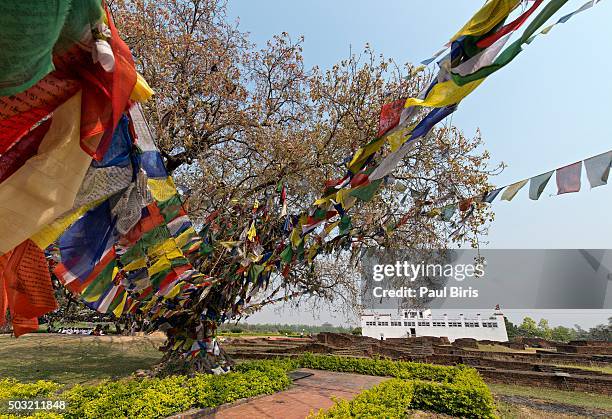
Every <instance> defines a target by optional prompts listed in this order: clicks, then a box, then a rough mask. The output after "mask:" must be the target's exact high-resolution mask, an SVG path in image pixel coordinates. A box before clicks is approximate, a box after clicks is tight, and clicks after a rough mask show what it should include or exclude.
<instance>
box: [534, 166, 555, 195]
mask: <svg viewBox="0 0 612 419" xmlns="http://www.w3.org/2000/svg"><path fill="white" fill-rule="evenodd" d="M553 172H554V170H551V171H550V172H548V173H543V174H541V175H538V176H535V177H532V178H531V181H530V182H529V199H533V200H534V201H537V200H538V199H539V198H540V195H542V192H544V188H546V185H547V184H548V181H549V179H550V177H551V176H552V174H553Z"/></svg>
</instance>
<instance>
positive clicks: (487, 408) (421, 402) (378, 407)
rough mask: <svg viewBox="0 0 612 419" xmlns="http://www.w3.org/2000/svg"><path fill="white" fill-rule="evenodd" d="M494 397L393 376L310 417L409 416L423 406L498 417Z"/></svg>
mask: <svg viewBox="0 0 612 419" xmlns="http://www.w3.org/2000/svg"><path fill="white" fill-rule="evenodd" d="M490 396H491V395H490V393H488V396H487V393H485V392H482V391H480V390H478V389H474V388H471V387H469V386H465V385H457V384H448V383H433V382H423V381H406V380H402V379H399V378H392V379H390V380H389V381H385V382H383V383H381V384H379V385H377V386H375V387H373V388H371V389H370V390H366V391H363V392H362V393H360V394H359V395H358V396H357V397H356V398H354V399H353V400H351V401H346V400H338V401H336V404H335V405H334V406H333V407H332V408H330V409H329V410H327V411H323V410H321V411H319V413H318V414H314V415H311V416H310V417H311V418H313V419H314V418H316V419H337V418H343V419H344V418H389V419H391V418H398V419H399V418H405V417H407V412H408V410H411V409H421V410H429V411H434V412H438V413H446V414H449V415H452V416H454V417H462V418H495V417H496V416H495V408H494V405H493V400H492V399H490Z"/></svg>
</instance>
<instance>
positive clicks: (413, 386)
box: [237, 354, 495, 418]
mask: <svg viewBox="0 0 612 419" xmlns="http://www.w3.org/2000/svg"><path fill="white" fill-rule="evenodd" d="M272 366H276V367H280V368H283V369H284V370H285V371H291V370H293V369H296V368H312V369H318V370H327V371H337V372H350V373H355V374H364V375H376V376H382V377H394V378H397V379H399V380H390V381H389V382H391V383H392V384H386V383H383V384H381V385H379V386H377V387H375V388H379V387H380V388H381V389H382V390H374V389H372V390H369V391H366V392H364V393H362V395H364V397H363V398H361V397H358V398H356V399H354V400H353V401H351V402H346V401H339V402H338V404H337V405H336V406H335V407H334V408H332V409H335V410H333V412H332V411H330V412H331V413H330V412H328V414H330V415H331V416H321V417H322V418H327V417H331V418H336V417H364V412H377V413H371V414H370V416H369V417H403V416H402V415H401V414H400V415H399V416H396V415H395V412H398V411H399V412H403V411H405V410H406V409H408V408H409V409H422V410H429V411H434V412H438V413H446V414H450V415H452V416H461V417H478V418H491V417H494V416H495V415H494V412H495V404H494V401H493V396H492V395H491V391H490V390H489V388H488V387H487V385H486V384H485V382H484V381H483V380H482V377H481V376H480V374H478V371H476V370H475V369H473V368H470V367H467V366H465V365H458V366H456V367H451V366H444V365H432V364H420V363H418V362H407V361H392V360H388V359H371V358H350V357H341V356H329V355H314V354H304V355H302V356H299V357H296V358H277V359H275V360H259V361H252V362H247V363H244V364H240V365H238V366H237V369H239V370H240V371H252V370H256V371H265V370H266V369H268V368H270V367H272ZM405 380H412V381H405ZM400 383H404V384H400ZM387 385H388V386H390V387H387ZM381 386H382V387H381ZM370 391H373V393H371V392H370ZM386 391H388V393H389V394H388V395H386V393H385V392H386ZM407 392H410V402H409V403H406V400H408V398H407V396H406V394H407ZM368 401H370V402H368ZM402 403H406V404H403V408H402V409H399V407H398V406H400V405H401V404H402ZM380 406H388V409H387V408H385V409H383V410H382V411H380V412H379V410H380V409H381V408H380ZM347 409H348V410H347ZM368 409H369V410H368ZM398 409H399V410H398ZM352 411H355V412H357V413H355V415H353V416H351V415H349V414H348V412H352ZM378 413H381V414H380V415H379V414H378ZM383 413H384V414H383ZM365 417H368V415H365Z"/></svg>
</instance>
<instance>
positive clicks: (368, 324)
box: [366, 322, 376, 326]
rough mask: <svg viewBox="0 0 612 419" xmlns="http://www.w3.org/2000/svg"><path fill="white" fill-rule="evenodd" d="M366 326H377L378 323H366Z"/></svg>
mask: <svg viewBox="0 0 612 419" xmlns="http://www.w3.org/2000/svg"><path fill="white" fill-rule="evenodd" d="M366 326H376V322H366Z"/></svg>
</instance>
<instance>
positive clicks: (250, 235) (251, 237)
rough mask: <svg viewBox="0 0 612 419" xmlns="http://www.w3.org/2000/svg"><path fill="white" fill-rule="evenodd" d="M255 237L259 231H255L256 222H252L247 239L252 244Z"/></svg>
mask: <svg viewBox="0 0 612 419" xmlns="http://www.w3.org/2000/svg"><path fill="white" fill-rule="evenodd" d="M255 237H257V230H256V229H255V221H253V222H251V227H249V231H248V232H247V239H249V241H250V242H252V241H253V240H255Z"/></svg>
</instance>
